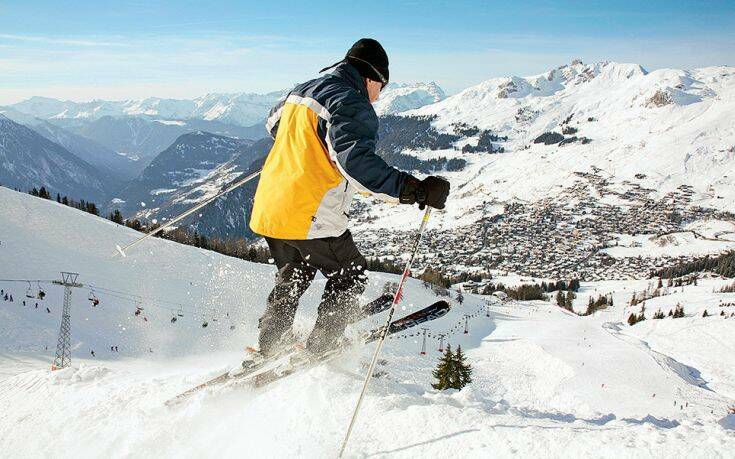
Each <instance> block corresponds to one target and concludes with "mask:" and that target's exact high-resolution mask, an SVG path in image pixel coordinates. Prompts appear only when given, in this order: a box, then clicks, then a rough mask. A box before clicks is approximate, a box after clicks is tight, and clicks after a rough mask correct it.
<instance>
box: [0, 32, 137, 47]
mask: <svg viewBox="0 0 735 459" xmlns="http://www.w3.org/2000/svg"><path fill="white" fill-rule="evenodd" d="M0 39H4V40H14V41H23V42H29V43H46V44H52V45H67V46H88V47H92V46H124V45H123V44H122V43H116V42H110V41H98V40H79V39H69V38H57V37H46V36H42V35H12V34H7V33H0Z"/></svg>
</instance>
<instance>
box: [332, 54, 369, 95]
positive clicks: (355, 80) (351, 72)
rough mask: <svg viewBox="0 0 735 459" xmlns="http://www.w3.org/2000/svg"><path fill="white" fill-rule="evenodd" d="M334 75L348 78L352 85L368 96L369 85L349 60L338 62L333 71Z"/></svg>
mask: <svg viewBox="0 0 735 459" xmlns="http://www.w3.org/2000/svg"><path fill="white" fill-rule="evenodd" d="M332 75H336V76H338V77H340V78H344V79H345V80H347V81H348V82H349V83H350V85H351V86H352V87H354V88H355V89H357V91H358V92H359V93H360V94H362V95H363V96H365V97H368V92H367V87H366V86H365V80H363V78H362V76H361V75H360V73H359V72H358V71H357V69H356V68H355V67H354V66H353V65H352V64H350V63H349V62H346V61H345V62H342V63H340V64H338V65H337V66H336V67H335V68H334V70H333V71H332Z"/></svg>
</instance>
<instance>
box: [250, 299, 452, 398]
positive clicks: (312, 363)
mask: <svg viewBox="0 0 735 459" xmlns="http://www.w3.org/2000/svg"><path fill="white" fill-rule="evenodd" d="M450 309H451V306H450V305H449V303H447V302H446V301H444V300H440V301H437V302H436V303H434V304H432V305H430V306H427V307H425V308H423V309H421V310H419V311H416V312H414V313H411V314H409V315H407V316H405V317H402V318H400V319H398V320H396V321H395V322H392V323H391V324H390V327H389V328H388V332H387V334H386V336H390V335H394V334H396V333H400V332H402V331H404V330H407V329H409V328H412V327H415V326H417V325H420V324H422V323H425V322H429V321H431V320H435V319H438V318H440V317H442V316H444V315H446V314H447V313H448V312H449V310H450ZM382 332H383V328H382V327H381V328H376V329H374V330H371V331H369V332H368V333H367V334H365V336H364V339H363V341H362V343H361V344H368V343H371V342H373V341H376V340H378V339H379V338H380V336H381V334H382ZM344 351H345V348H339V349H334V350H331V351H328V352H326V353H324V354H322V355H319V356H307V355H306V354H304V353H303V352H302V353H295V354H293V355H291V356H289V357H288V361H287V362H284V363H283V364H281V365H277V366H274V367H273V368H271V369H269V370H267V371H263V372H259V373H258V374H253V375H248V376H246V377H245V378H244V379H245V381H252V384H253V386H255V387H263V386H265V385H267V384H270V383H272V382H275V381H278V380H279V379H283V378H285V377H287V376H289V375H292V374H294V373H296V372H298V371H304V370H307V369H309V368H313V367H316V366H318V365H321V364H323V363H326V362H329V361H330V360H332V359H334V358H336V357H338V356H340V355H341V354H342V353H343V352H344Z"/></svg>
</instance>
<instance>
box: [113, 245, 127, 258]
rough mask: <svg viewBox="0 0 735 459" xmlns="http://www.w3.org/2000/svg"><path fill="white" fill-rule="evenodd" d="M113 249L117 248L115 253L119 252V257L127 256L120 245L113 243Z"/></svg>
mask: <svg viewBox="0 0 735 459" xmlns="http://www.w3.org/2000/svg"><path fill="white" fill-rule="evenodd" d="M115 249H117V253H119V254H120V256H121V257H123V258H125V257H127V255H125V252H124V251H123V249H122V247H120V245H119V244H116V245H115Z"/></svg>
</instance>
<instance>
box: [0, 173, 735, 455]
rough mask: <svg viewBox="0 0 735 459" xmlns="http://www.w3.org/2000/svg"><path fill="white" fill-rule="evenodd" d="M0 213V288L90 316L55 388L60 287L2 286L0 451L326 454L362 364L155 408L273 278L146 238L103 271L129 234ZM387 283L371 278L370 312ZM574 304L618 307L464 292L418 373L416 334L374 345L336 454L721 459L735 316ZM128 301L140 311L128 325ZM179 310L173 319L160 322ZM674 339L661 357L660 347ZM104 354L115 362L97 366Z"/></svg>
mask: <svg viewBox="0 0 735 459" xmlns="http://www.w3.org/2000/svg"><path fill="white" fill-rule="evenodd" d="M0 211H1V214H2V219H0V241H2V244H0V259H2V261H3V263H2V265H0V279H26V278H27V279H41V280H44V279H54V278H57V277H58V271H60V270H76V271H78V272H79V273H80V278H79V281H80V282H82V283H85V284H93V285H95V286H97V288H96V290H95V293H96V295H97V296H99V298H100V299H101V303H100V305H99V306H97V307H96V308H92V307H91V305H90V303H89V301H87V300H86V296H87V294H88V293H89V292H88V290H87V289H86V288H85V289H80V290H76V291H75V292H74V293H73V312H72V336H73V340H72V343H73V347H74V349H73V353H72V357H73V367H72V368H69V369H65V370H62V371H57V372H53V373H52V372H50V371H49V370H48V366H49V363H50V361H51V359H52V354H53V346H54V344H55V335H56V330H57V329H58V323H59V314H60V303H61V289H60V288H59V287H48V286H47V284H41V285H42V286H43V287H44V288H46V291H47V297H46V299H44V300H42V301H41V303H42V304H41V305H40V308H39V309H35V307H33V306H32V305H33V303H35V301H36V300H30V299H27V298H25V297H24V292H25V290H26V289H27V288H28V287H29V286H28V285H27V284H23V283H13V282H7V281H5V280H3V281H0V287H2V288H3V289H6V290H10V291H11V292H13V293H14V297H15V301H14V303H9V302H5V301H0V413H2V414H1V415H0V431H2V432H3V435H2V436H0V448H1V450H2V451H13V455H14V456H16V457H37V456H54V457H79V456H82V457H89V456H95V457H97V456H106V457H129V456H138V457H140V456H142V457H154V456H155V457H161V456H164V457H174V456H176V457H180V456H186V457H201V456H224V457H242V455H243V454H247V455H253V456H267V457H294V456H298V457H325V456H333V455H335V454H336V451H337V449H338V447H339V442H340V440H341V437H342V435H343V433H344V431H345V428H346V423H347V422H348V419H349V415H350V413H351V410H352V407H353V405H354V402H355V400H356V397H357V393H358V391H359V388H360V386H361V380H362V376H363V374H364V371H365V367H364V365H365V363H366V361H367V359H368V357H369V351H370V349H365V350H364V351H363V352H352V353H350V354H349V355H345V356H344V357H343V358H340V359H338V360H337V361H336V362H335V363H334V364H330V365H325V366H322V367H318V368H315V369H313V370H311V371H308V372H305V373H303V374H299V375H294V376H293V377H290V378H287V379H284V380H282V381H280V382H278V383H276V384H274V385H273V386H272V387H269V388H266V389H263V390H258V391H254V390H248V389H241V390H237V391H233V392H228V393H220V394H218V393H210V394H203V396H201V397H197V398H195V399H194V400H192V401H190V402H189V403H186V404H185V405H184V406H181V407H178V408H175V409H168V408H165V407H164V406H163V401H164V400H166V399H167V398H168V397H170V396H172V395H174V394H176V393H177V392H179V391H181V390H183V389H186V388H188V387H190V386H191V385H193V384H197V383H198V382H200V381H202V380H204V379H206V378H207V377H209V376H212V375H214V374H216V373H217V372H218V371H221V370H222V369H224V368H227V367H228V366H229V365H232V364H233V363H235V362H237V361H238V359H239V358H240V357H241V355H242V352H241V349H242V346H243V345H245V344H249V343H252V342H253V340H254V338H255V333H256V326H257V318H258V317H259V315H260V314H261V312H262V309H263V305H264V302H265V297H266V295H267V293H268V289H269V286H270V285H271V279H272V276H273V274H274V272H275V270H274V268H273V267H272V266H265V265H255V264H251V263H247V262H243V261H240V260H236V259H232V258H227V257H223V256H220V255H217V254H213V253H211V252H206V251H201V250H198V249H195V248H192V247H185V246H181V245H177V244H175V243H172V242H170V241H164V240H158V239H154V240H151V241H147V242H146V243H143V244H142V245H141V246H140V247H139V248H138V249H137V250H135V251H132V252H131V253H130V254H129V256H128V257H127V258H123V259H120V258H116V259H111V258H110V255H111V252H112V251H113V250H112V247H114V245H115V244H117V243H125V242H128V241H130V240H132V239H133V238H134V237H135V236H136V235H137V234H136V233H134V232H132V231H131V230H129V229H127V228H124V227H120V226H116V225H114V224H112V223H110V222H107V221H105V220H102V219H99V218H96V217H93V216H90V215H87V214H84V213H81V212H78V211H75V210H73V209H69V208H66V207H63V206H59V205H57V204H56V203H54V202H49V201H44V200H41V199H36V198H33V197H31V196H28V195H25V194H21V193H16V192H13V191H10V190H7V189H4V188H0ZM411 212H415V213H416V214H418V211H417V210H416V211H411ZM394 279H395V277H394V276H389V275H382V274H381V275H376V274H371V275H370V284H369V287H368V292H367V294H366V297H371V296H374V295H377V293H378V292H379V291H380V289H381V287H382V284H383V283H384V282H385V281H387V280H394ZM711 282H720V283H722V281H716V280H713V281H711ZM322 286H323V279H322V280H318V281H317V282H316V283H315V285H314V286H313V287H312V288H310V289H309V291H308V292H307V293H306V295H305V297H304V300H303V301H302V304H303V306H304V309H303V310H302V311H300V312H299V314H298V315H297V329H298V330H301V331H306V330H308V329H309V327H310V326H311V324H312V323H313V320H314V313H315V307H316V303H317V301H318V298H319V293H320V289H321V287H322ZM30 287H31V290H32V291H35V288H36V285H35V284H32V285H31V286H30ZM583 287H584V288H583V290H582V291H581V292H580V294H579V298H578V300H577V302H578V303H580V304H582V303H584V302H585V295H596V294H599V293H602V292H608V291H614V292H616V293H615V301H616V306H615V307H614V308H611V309H610V310H607V311H603V312H601V313H599V314H598V315H595V316H591V317H578V316H575V315H572V314H570V313H568V312H566V311H564V310H562V309H559V308H558V307H556V306H552V305H550V304H549V303H545V302H530V303H514V302H508V303H504V304H502V303H498V302H497V301H493V302H492V303H491V304H490V305H489V306H486V303H485V299H483V298H480V297H476V296H473V295H469V294H467V295H466V300H465V302H464V303H463V304H462V305H459V304H457V303H456V302H453V303H454V304H455V306H454V309H453V311H452V312H451V313H450V314H449V315H448V316H445V317H444V318H442V319H439V320H436V321H434V322H432V323H430V324H428V325H427V328H428V333H429V336H430V337H431V338H429V340H428V355H427V356H420V355H419V354H418V352H419V350H420V348H421V337H420V336H419V333H420V332H419V330H414V331H412V332H411V333H407V334H406V335H403V336H399V337H396V338H395V339H392V340H390V341H389V342H388V343H387V345H386V346H385V348H384V354H383V357H384V359H385V364H383V365H380V370H381V371H382V372H384V373H385V374H384V375H383V376H382V377H379V378H376V379H375V380H374V381H373V384H372V386H371V388H370V391H369V395H368V397H367V399H366V401H365V404H364V406H363V411H362V413H361V416H360V418H359V420H358V424H357V427H356V430H355V433H354V436H353V439H352V443H351V446H350V449H349V455H350V456H356V457H367V456H377V457H386V456H390V457H447V456H457V455H459V456H462V457H478V458H479V457H490V456H492V457H510V456H522V457H530V456H538V457H569V456H572V457H591V456H594V457H674V456H675V457H727V456H729V455H730V454H731V451H732V450H733V447H734V446H735V431H733V430H732V424H733V423H732V419H731V417H730V418H728V417H726V416H725V408H726V406H727V403H728V402H732V399H733V397H735V393H733V387H735V385H734V384H735V375H734V374H733V372H732V371H730V372H727V371H724V370H725V369H726V368H733V364H734V363H735V353H732V352H723V346H727V345H729V344H728V339H729V338H728V337H729V336H732V333H733V328H735V319H724V318H721V317H712V318H707V319H704V318H699V317H694V316H692V317H687V318H684V319H676V320H673V319H669V320H668V322H667V321H666V320H664V321H657V322H659V323H656V324H651V325H650V328H643V327H644V326H649V323H643V324H639V325H637V326H636V327H627V326H623V325H622V324H621V321H622V320H623V317H624V315H625V313H626V310H625V298H627V297H629V296H630V294H631V291H632V290H635V289H643V288H644V287H645V284H644V283H641V282H639V283H637V284H630V283H623V282H609V283H599V284H585V285H583ZM113 290H114V291H113ZM711 292H712V285H709V284H707V285H704V284H703V285H700V286H697V287H696V288H695V287H687V288H685V291H684V292H682V293H681V294H682V295H693V296H691V297H687V298H690V299H693V298H695V297H697V296H699V297H700V299H701V300H702V301H705V302H712V301H716V298H715V297H716V296H717V295H715V294H713V293H711ZM133 294H135V295H139V296H140V306H142V307H143V308H144V310H143V313H142V314H141V315H139V316H135V315H134V313H133V311H134V310H135V306H136V301H135V300H134V299H131V297H130V295H133ZM405 298H406V299H405V300H404V303H403V306H402V308H401V311H400V313H399V315H402V314H404V313H407V312H409V311H411V310H412V309H414V308H415V307H417V306H418V305H423V304H426V303H428V302H430V301H433V300H434V299H435V296H434V294H433V293H432V292H431V291H430V290H428V289H425V288H424V287H422V286H421V284H420V283H418V282H414V281H411V282H410V283H409V285H408V289H407V291H406V295H405ZM682 299H686V298H682ZM22 300H27V302H28V305H27V306H26V307H23V306H22V305H21V303H20V302H21V301H22ZM175 303H180V304H181V306H177V305H176V304H175ZM576 306H578V305H576ZM45 307H49V308H50V310H51V311H52V312H51V314H48V313H46V312H45V309H44V308H45ZM167 307H168V308H172V310H169V309H165V308H167ZM179 307H181V308H182V309H181V311H182V312H183V315H184V317H181V318H180V319H178V321H177V322H176V323H171V322H170V318H171V316H172V314H174V313H176V312H177V311H178V308H179ZM404 308H405V309H404ZM649 310H650V308H649ZM693 311H694V309H692V312H693ZM488 315H489V317H488ZM465 316H467V317H466V320H467V324H468V326H469V330H468V332H469V333H467V334H464V327H465ZM144 317H145V318H147V321H146V320H144V319H143V318H144ZM215 317H216V318H218V320H217V321H214V318H215ZM203 320H208V321H209V326H208V327H207V328H202V327H201V323H202V321H203ZM367 322H368V323H365V324H361V327H369V326H370V324H369V322H371V321H367ZM372 322H373V323H377V320H373V321H372ZM647 322H653V321H647ZM232 325H234V326H235V328H234V329H231V328H230V327H231V326H232ZM638 327H641V328H638ZM668 327H673V328H668ZM658 328H666V329H665V330H661V332H659V330H657V329H658ZM439 333H445V334H447V335H448V337H447V341H448V342H450V343H451V344H452V345H453V346H456V345H462V347H463V349H465V351H467V355H468V361H469V362H470V363H471V364H472V365H473V366H474V375H473V378H474V381H473V382H472V384H471V385H470V386H468V387H466V388H465V389H463V390H461V391H447V392H437V391H435V390H433V389H431V387H430V382H431V375H430V370H431V369H432V368H433V366H434V365H435V363H436V359H437V357H438V356H439V353H438V351H437V350H436V348H437V347H438V341H437V338H436V336H437V335H438V334H439ZM672 333H674V334H675V335H674V336H675V339H674V340H672V339H671V338H667V336H671V334H672ZM710 335H711V336H712V337H711V338H707V339H702V338H703V337H706V336H710ZM641 343H645V345H644V344H641ZM46 345H48V346H49V350H48V351H46V350H45V346H46ZM113 345H117V346H119V349H120V352H119V353H115V352H110V351H109V346H113ZM92 349H94V350H95V351H96V357H95V358H92V357H91V355H90V350H92ZM151 351H152V352H151ZM653 352H657V353H659V354H661V355H664V356H665V357H667V358H670V359H671V361H674V360H675V361H676V362H678V363H679V364H680V365H674V364H672V365H668V366H667V365H662V364H661V362H662V361H664V360H666V359H665V358H664V359H662V358H658V357H656V355H654V354H653ZM712 355H717V356H718V357H716V358H712V357H711V356H712ZM715 360H717V361H718V362H719V363H717V364H714V363H713V362H714V361H715ZM666 361H667V362H669V360H666ZM685 367H686V368H695V369H696V370H697V374H698V375H699V376H698V377H699V378H700V379H701V380H703V381H706V385H707V387H706V388H705V387H701V386H700V384H698V381H699V380H698V379H696V378H691V377H690V378H685V377H682V373H683V372H682V368H685ZM654 394H655V396H654ZM674 402H676V404H674ZM682 403H683V404H686V406H685V407H684V408H680V406H681V404H682Z"/></svg>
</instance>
